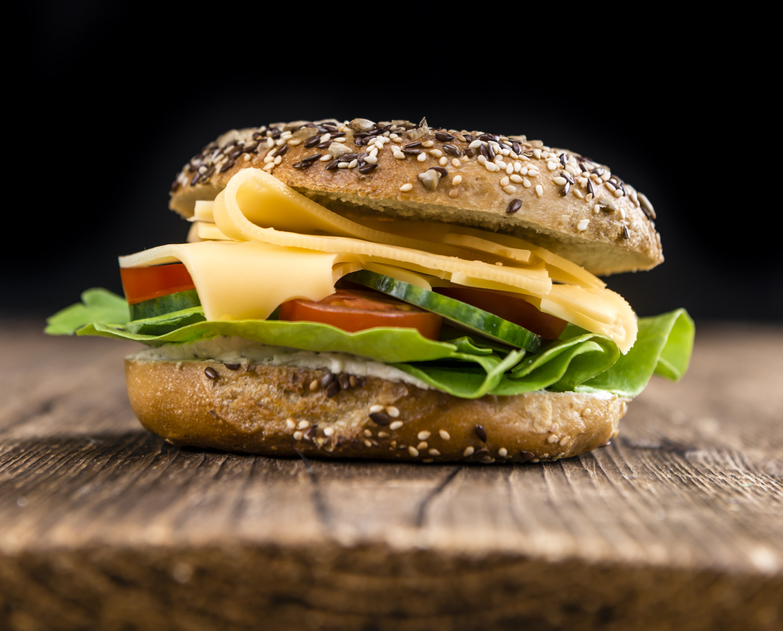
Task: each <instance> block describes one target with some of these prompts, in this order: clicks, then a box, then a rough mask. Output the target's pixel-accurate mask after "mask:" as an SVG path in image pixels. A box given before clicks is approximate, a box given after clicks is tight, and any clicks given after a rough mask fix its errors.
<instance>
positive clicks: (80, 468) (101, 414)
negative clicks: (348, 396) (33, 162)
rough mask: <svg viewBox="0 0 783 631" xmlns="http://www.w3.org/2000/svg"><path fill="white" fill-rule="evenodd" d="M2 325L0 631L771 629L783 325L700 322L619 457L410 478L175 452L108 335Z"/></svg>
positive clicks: (778, 576) (775, 594) (781, 458)
mask: <svg viewBox="0 0 783 631" xmlns="http://www.w3.org/2000/svg"><path fill="white" fill-rule="evenodd" d="M2 325H3V326H2V328H0V348H2V349H3V351H2V357H3V360H4V361H3V362H1V363H0V383H2V384H3V391H2V392H3V393H2V395H0V629H6V628H8V629H13V630H25V631H27V630H30V631H33V630H38V629H80V630H81V629H110V630H115V629H116V630H118V631H119V630H123V631H124V630H127V629H164V630H165V629H187V630H191V629H192V630H198V629H266V628H269V629H272V628H281V629H286V628H297V629H328V630H331V629H334V630H337V629H340V630H353V629H356V630H362V631H367V630H370V629H377V630H378V631H386V630H392V629H394V630H398V629H399V630H423V629H434V628H437V629H443V630H446V631H448V630H454V631H457V630H463V629H488V628H501V627H502V628H527V627H530V628H536V629H597V628H600V629H610V630H613V629H618V630H619V629H628V628H634V629H668V628H676V629H718V628H720V629H765V630H766V629H777V628H780V627H781V626H783V605H781V603H783V423H781V420H783V330H781V329H780V328H773V327H743V326H737V325H733V326H730V325H713V326H708V325H707V326H704V325H702V326H700V327H699V331H698V333H697V343H696V351H695V354H694V358H693V362H692V365H691V370H690V372H689V373H688V375H686V377H685V378H684V379H683V380H682V381H681V382H680V383H678V384H672V383H669V382H667V381H664V380H661V379H656V380H654V381H653V382H652V383H651V384H650V386H649V387H648V389H647V390H646V391H645V392H644V393H643V394H642V395H641V396H640V397H639V398H638V399H637V400H636V401H635V402H634V403H633V404H632V405H631V406H630V408H629V412H628V415H627V416H626V418H625V419H624V421H623V422H622V423H621V433H620V436H619V437H618V438H617V439H616V440H614V441H613V444H612V445H611V446H609V447H606V448H603V449H600V450H597V451H595V452H592V453H590V454H587V455H584V456H581V457H578V458H572V459H567V460H561V461H558V462H554V463H542V464H525V465H449V466H440V465H421V464H399V463H366V462H365V463H356V462H347V461H336V462H333V461H330V462H326V461H317V460H304V459H301V458H296V459H288V460H282V459H278V460H276V459H270V458H263V457H255V456H245V455H237V454H226V453H221V452H213V451H205V450H194V449H179V448H176V447H173V446H170V445H167V444H166V443H165V442H163V441H161V440H160V439H158V438H156V437H154V436H152V435H151V434H148V433H147V432H146V431H145V430H143V429H142V428H141V427H140V426H139V424H138V422H137V421H136V420H135V419H134V418H133V415H132V412H131V411H130V407H129V405H128V402H127V396H126V394H125V388H124V383H123V370H122V357H123V355H124V354H127V353H128V352H129V351H132V350H133V349H135V348H136V345H134V344H123V343H120V342H117V341H113V340H104V339H92V338H78V339H76V338H48V337H45V336H43V335H42V334H40V328H41V326H40V325H39V323H32V324H31V323H24V322H4V323H2Z"/></svg>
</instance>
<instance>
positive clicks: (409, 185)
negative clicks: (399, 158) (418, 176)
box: [400, 182, 413, 193]
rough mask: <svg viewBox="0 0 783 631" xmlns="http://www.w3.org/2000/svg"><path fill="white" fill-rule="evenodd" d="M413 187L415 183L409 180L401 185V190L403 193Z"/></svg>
mask: <svg viewBox="0 0 783 631" xmlns="http://www.w3.org/2000/svg"><path fill="white" fill-rule="evenodd" d="M412 188H413V184H411V183H410V182H407V183H405V184H403V185H402V186H400V190H401V191H402V192H403V193H407V192H408V191H410V190H411V189H412Z"/></svg>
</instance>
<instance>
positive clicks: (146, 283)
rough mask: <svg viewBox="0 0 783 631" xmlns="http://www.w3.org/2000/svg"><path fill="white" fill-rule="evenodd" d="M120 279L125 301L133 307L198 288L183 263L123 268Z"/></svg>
mask: <svg viewBox="0 0 783 631" xmlns="http://www.w3.org/2000/svg"><path fill="white" fill-rule="evenodd" d="M120 277H121V278H122V288H123V290H124V291H125V299H126V300H127V301H128V304H131V305H133V304H136V303H139V302H144V301H145V300H152V299H153V298H158V297H160V296H165V295H167V294H173V293H175V292H178V291H187V290H189V289H195V288H196V286H195V285H194V284H193V279H192V278H191V277H190V273H189V272H188V269H187V268H186V267H185V265H184V264H182V263H171V264H169V265H153V266H151V267H121V268H120Z"/></svg>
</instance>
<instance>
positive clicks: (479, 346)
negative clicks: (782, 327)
mask: <svg viewBox="0 0 783 631" xmlns="http://www.w3.org/2000/svg"><path fill="white" fill-rule="evenodd" d="M45 332H46V333H50V334H53V335H65V334H76V335H98V336H104V337H111V338H117V339H126V340H134V341H137V342H141V343H143V344H146V345H148V346H160V345H162V344H172V343H174V344H176V343H185V342H194V341H197V340H201V339H208V338H211V337H216V336H237V337H243V338H246V339H249V340H254V341H257V342H261V343H263V344H269V345H273V346H286V347H290V348H296V349H301V350H310V351H316V352H339V353H349V354H352V355H358V356H360V357H365V358H368V359H372V360H375V361H379V362H383V363H385V364H390V365H393V366H395V367H397V368H399V369H400V370H402V371H404V372H406V373H408V374H410V375H412V376H414V377H417V378H418V379H420V380H422V381H424V382H425V383H427V384H429V385H430V386H432V387H434V388H436V389H438V390H441V391H443V392H447V393H449V394H452V395H454V396H457V397H462V398H469V399H472V398H478V397H481V396H484V395H487V394H493V395H499V396H510V395H516V394H523V393H525V392H533V391H536V390H543V389H547V390H551V391H556V392H566V391H575V392H598V391H605V392H610V393H613V394H617V395H620V396H624V397H635V396H636V395H638V394H639V393H640V392H641V391H642V390H643V389H644V387H645V386H646V385H647V382H648V381H649V380H650V378H651V377H652V375H653V374H658V375H661V376H663V377H666V378H668V379H671V380H674V381H676V380H678V379H679V378H680V377H682V375H683V374H684V373H685V370H686V369H687V367H688V362H689V360H690V355H691V351H692V348H693V339H694V324H693V320H692V319H691V318H690V316H689V315H688V314H687V312H686V311H685V310H683V309H678V310H675V311H671V312H668V313H664V314H662V315H659V316H653V317H647V318H640V319H639V334H638V337H637V340H636V343H635V344H634V346H633V348H631V350H630V351H629V352H628V353H627V354H625V355H622V354H621V353H620V351H619V350H618V348H617V346H616V345H615V343H614V342H612V341H611V340H610V339H609V338H607V337H605V336H602V335H596V334H594V333H590V332H588V331H585V330H584V329H580V328H579V327H576V326H574V325H568V327H566V329H565V331H564V332H563V334H562V335H561V336H560V338H559V339H557V340H551V341H547V342H545V343H544V344H543V345H542V347H541V349H540V350H539V351H538V352H536V353H533V354H530V353H525V351H523V350H511V349H507V348H503V347H502V346H500V345H498V344H496V343H493V342H490V341H489V340H484V339H482V338H480V337H478V336H472V335H465V334H464V333H462V332H459V331H456V330H454V329H444V332H443V335H442V336H441V340H440V341H434V340H428V339H426V338H424V337H422V336H421V335H420V334H419V333H418V332H417V331H415V330H413V329H394V328H377V329H368V330H366V331H359V332H356V333H347V332H345V331H342V330H340V329H337V328H335V327H332V326H329V325H326V324H317V323H310V322H284V321H280V320H276V319H270V320H238V321H207V320H205V319H204V315H203V312H202V311H201V308H200V307H193V308H191V309H185V310H183V311H177V312H174V313H169V314H166V315H163V316H159V317H156V318H147V319H145V320H136V321H131V320H130V317H129V311H128V305H127V303H126V302H125V301H124V300H123V299H122V298H120V297H119V296H116V295H114V294H112V293H111V292H108V291H106V290H103V289H91V290H88V291H86V292H84V294H82V302H81V303H80V304H77V305H73V306H71V307H68V308H66V309H63V310H62V311H60V312H58V313H56V314H55V315H54V316H52V317H51V318H49V320H48V321H47V326H46V329H45Z"/></svg>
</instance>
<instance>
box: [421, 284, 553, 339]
mask: <svg viewBox="0 0 783 631" xmlns="http://www.w3.org/2000/svg"><path fill="white" fill-rule="evenodd" d="M433 291H435V292H437V293H439V294H443V295H444V296H448V297H449V298H454V299H455V300H459V301H461V302H464V303H465V304H469V305H472V306H474V307H478V308H479V309H483V310H484V311H488V312H489V313H493V314H495V315H496V316H498V317H501V318H503V319H504V320H508V321H509V322H513V323H514V324H518V325H519V326H521V327H524V328H526V329H527V330H528V331H532V332H533V333H535V334H537V335H540V336H541V337H542V338H544V339H545V340H554V339H557V338H558V337H560V334H561V333H562V332H563V329H565V327H566V324H568V323H567V322H566V321H565V320H561V319H560V318H556V317H555V316H552V315H549V314H548V313H542V312H541V311H539V310H538V309H536V308H535V307H534V306H533V305H531V304H530V303H529V302H527V301H526V300H525V299H524V298H517V297H515V296H510V295H508V294H501V293H497V292H494V291H489V290H486V289H475V288H473V287H433Z"/></svg>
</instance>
